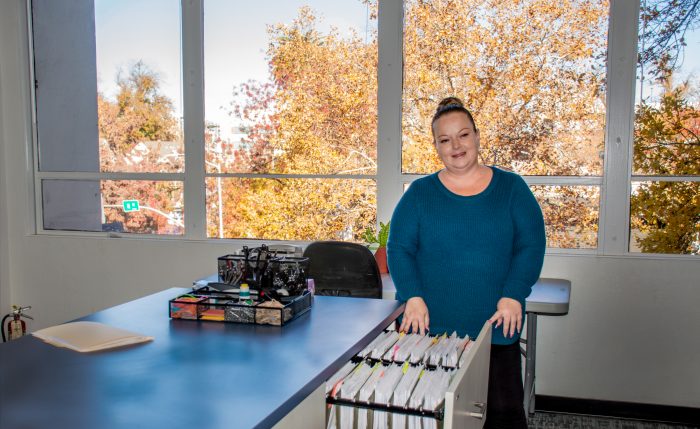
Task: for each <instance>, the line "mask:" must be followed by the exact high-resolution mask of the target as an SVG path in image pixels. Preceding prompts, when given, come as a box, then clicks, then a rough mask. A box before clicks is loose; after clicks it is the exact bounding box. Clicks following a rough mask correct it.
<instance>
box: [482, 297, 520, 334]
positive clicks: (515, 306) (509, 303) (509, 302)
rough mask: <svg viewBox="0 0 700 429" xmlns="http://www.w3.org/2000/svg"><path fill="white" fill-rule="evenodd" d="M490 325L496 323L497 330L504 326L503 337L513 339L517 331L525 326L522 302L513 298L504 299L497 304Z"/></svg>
mask: <svg viewBox="0 0 700 429" xmlns="http://www.w3.org/2000/svg"><path fill="white" fill-rule="evenodd" d="M489 322H490V323H494V322H495V323H496V328H498V327H499V326H501V324H503V336H504V337H512V336H513V334H515V330H516V329H517V330H518V333H520V329H521V328H522V325H523V308H522V306H521V305H520V302H518V301H516V300H514V299H513V298H506V297H503V298H501V299H499V300H498V304H496V312H495V313H493V316H491V318H490V319H489Z"/></svg>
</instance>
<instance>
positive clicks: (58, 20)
mask: <svg viewBox="0 0 700 429" xmlns="http://www.w3.org/2000/svg"><path fill="white" fill-rule="evenodd" d="M31 5H32V30H33V40H32V42H33V52H34V74H35V76H34V77H35V79H36V82H35V85H36V128H37V136H38V147H39V169H40V170H41V171H87V172H97V171H99V168H100V163H99V153H98V147H97V141H98V131H97V100H96V99H95V90H96V87H97V82H96V75H95V39H94V37H93V36H94V34H95V22H94V16H95V11H94V7H93V4H92V2H91V1H73V2H57V1H54V0H34V1H32V2H31Z"/></svg>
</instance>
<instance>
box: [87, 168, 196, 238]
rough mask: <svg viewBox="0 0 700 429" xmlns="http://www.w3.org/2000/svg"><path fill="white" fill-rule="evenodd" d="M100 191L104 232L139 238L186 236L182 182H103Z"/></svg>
mask: <svg viewBox="0 0 700 429" xmlns="http://www.w3.org/2000/svg"><path fill="white" fill-rule="evenodd" d="M100 188H101V192H102V203H103V207H104V209H103V210H104V221H103V224H104V225H103V229H104V230H107V231H118V232H132V233H138V234H172V235H182V234H184V233H185V227H184V216H183V215H184V206H183V201H184V199H183V193H182V192H183V191H182V189H183V184H182V182H169V181H168V182H166V181H146V180H103V181H102V183H101V186H100ZM133 201H136V202H137V203H134V202H133ZM128 210H132V211H128Z"/></svg>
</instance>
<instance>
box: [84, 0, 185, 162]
mask: <svg viewBox="0 0 700 429" xmlns="http://www.w3.org/2000/svg"><path fill="white" fill-rule="evenodd" d="M156 17H157V19H156ZM126 29H128V31H127V30H126ZM95 39H96V55H97V60H96V62H97V112H98V127H99V151H100V169H101V171H120V172H179V171H183V170H184V158H183V154H184V145H183V139H182V135H183V132H182V121H181V118H182V96H181V94H182V92H181V90H182V81H181V78H180V75H181V72H180V70H181V62H180V2H179V1H178V0H158V1H147V2H145V1H139V0H95Z"/></svg>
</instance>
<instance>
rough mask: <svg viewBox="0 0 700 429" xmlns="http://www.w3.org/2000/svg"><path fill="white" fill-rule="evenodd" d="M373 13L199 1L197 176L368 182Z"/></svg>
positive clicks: (360, 5) (297, 4)
mask: <svg viewBox="0 0 700 429" xmlns="http://www.w3.org/2000/svg"><path fill="white" fill-rule="evenodd" d="M367 3H373V2H367ZM375 9H376V4H375V5H374V6H373V5H370V4H365V2H360V1H356V0H344V1H333V2H329V1H320V0H316V1H289V0H276V1H262V2H244V1H230V0H206V1H205V3H204V62H205V64H204V66H205V67H204V68H205V82H206V89H205V119H206V130H207V131H206V137H205V140H206V142H207V144H206V169H207V172H209V173H216V172H253V173H301V174H317V173H318V174H367V175H373V174H375V173H376V161H377V155H376V152H377V148H376V140H377V119H376V118H377V23H376V16H375V15H376V10H375Z"/></svg>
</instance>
